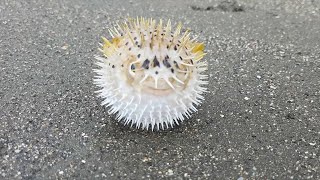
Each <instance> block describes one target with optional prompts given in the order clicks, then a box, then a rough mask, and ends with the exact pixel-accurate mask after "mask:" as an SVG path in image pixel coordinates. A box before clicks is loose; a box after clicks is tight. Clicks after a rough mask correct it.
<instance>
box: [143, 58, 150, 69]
mask: <svg viewBox="0 0 320 180" xmlns="http://www.w3.org/2000/svg"><path fill="white" fill-rule="evenodd" d="M149 64H150V61H149V60H148V59H146V60H144V62H143V64H142V67H143V68H145V69H149Z"/></svg>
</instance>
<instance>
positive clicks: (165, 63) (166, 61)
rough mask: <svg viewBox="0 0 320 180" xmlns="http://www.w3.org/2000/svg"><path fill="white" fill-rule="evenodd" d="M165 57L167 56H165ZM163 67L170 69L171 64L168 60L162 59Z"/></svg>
mask: <svg viewBox="0 0 320 180" xmlns="http://www.w3.org/2000/svg"><path fill="white" fill-rule="evenodd" d="M166 57H167V56H166ZM163 65H164V66H165V67H167V68H170V67H171V64H170V63H169V62H168V59H164V60H163Z"/></svg>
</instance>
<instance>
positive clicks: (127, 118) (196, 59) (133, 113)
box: [94, 18, 208, 130]
mask: <svg viewBox="0 0 320 180" xmlns="http://www.w3.org/2000/svg"><path fill="white" fill-rule="evenodd" d="M181 27H182V26H181V24H179V25H178V26H177V28H176V29H175V30H174V31H173V30H172V29H171V22H170V20H169V21H168V22H167V23H166V25H164V24H163V21H162V20H160V21H159V23H157V22H156V21H155V20H153V19H144V18H137V19H128V20H127V21H126V22H124V23H123V24H120V25H119V24H117V27H115V28H113V29H109V32H110V35H111V37H112V40H111V41H109V40H107V39H106V38H103V44H101V49H99V50H100V51H101V52H102V54H103V55H102V56H96V59H97V60H98V62H97V65H98V66H99V67H100V68H99V69H96V70H95V72H96V73H97V74H98V76H95V79H94V81H95V84H97V85H98V86H99V87H101V88H102V89H101V90H98V91H97V93H98V94H99V96H100V97H102V98H103V99H104V101H103V102H102V105H106V106H107V107H110V110H109V111H108V113H109V114H117V115H116V118H117V120H118V121H124V124H130V123H131V126H133V125H135V126H136V127H137V128H140V127H141V128H142V129H149V128H151V129H152V130H153V129H154V128H156V129H158V130H159V129H166V128H168V127H170V126H171V127H173V126H174V125H175V124H179V122H180V121H181V122H182V121H183V120H184V119H185V118H189V117H190V116H191V113H192V112H196V111H197V109H196V106H198V105H199V104H200V103H201V102H202V101H203V100H204V97H203V93H204V92H206V89H207V88H206V87H204V86H205V85H206V84H208V81H207V78H208V76H207V75H205V74H203V72H204V71H206V69H207V63H206V62H202V61H200V60H201V59H202V58H203V56H204V55H205V53H204V52H203V50H204V45H203V44H202V43H197V42H195V39H190V33H189V31H188V30H187V31H186V32H184V33H183V35H182V34H180V31H181Z"/></svg>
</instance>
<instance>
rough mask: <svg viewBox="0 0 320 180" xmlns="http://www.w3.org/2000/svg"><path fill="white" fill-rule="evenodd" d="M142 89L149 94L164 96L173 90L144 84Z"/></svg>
mask: <svg viewBox="0 0 320 180" xmlns="http://www.w3.org/2000/svg"><path fill="white" fill-rule="evenodd" d="M142 91H144V92H146V93H149V94H153V95H157V96H166V95H169V94H171V93H172V92H173V89H172V88H166V89H158V88H154V87H148V86H145V87H143V88H142Z"/></svg>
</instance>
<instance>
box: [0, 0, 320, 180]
mask: <svg viewBox="0 0 320 180" xmlns="http://www.w3.org/2000/svg"><path fill="white" fill-rule="evenodd" d="M319 8H320V3H319V1H312V0H305V1H298V0H295V1H291V0H287V1H285V0H283V1H280V0H270V1H267V2H264V1H258V0H257V1H254V0H239V1H222V0H212V1H195V0H176V1H169V0H166V1H142V0H138V1H134V0H132V1H124V0H116V1H107V2H104V1H102V0H93V1H90V2H85V1H76V0H72V1H67V2H65V1H40V0H39V1H35V0H32V1H9V0H2V1H1V2H0V101H1V103H0V179H57V178H59V179H159V178H168V179H213V178H215V179H239V180H241V179H290V178H291V179H308V178H310V179H319V178H320V173H319V172H320V159H319V153H320V47H319V45H320V10H319ZM127 16H132V17H136V16H143V17H153V18H160V17H161V18H163V19H169V18H170V19H171V20H172V22H179V21H181V22H182V23H183V24H184V25H185V26H184V27H185V28H190V29H192V30H193V31H192V33H193V34H195V35H199V39H200V40H202V41H204V42H205V44H206V51H207V52H208V55H207V56H206V58H205V60H207V61H208V62H209V70H208V74H209V75H210V79H209V81H210V84H209V90H210V91H209V92H208V93H207V94H206V102H205V103H203V105H202V106H201V107H200V108H199V112H198V113H196V114H194V115H193V116H192V118H191V119H189V120H188V121H186V122H184V123H183V124H182V125H180V126H178V127H176V128H174V129H171V130H167V131H163V132H153V133H152V132H147V131H141V130H136V129H133V128H130V127H123V126H122V124H119V123H116V122H115V120H114V117H112V116H111V117H110V116H109V115H108V114H107V109H105V108H104V107H101V106H100V103H101V99H99V98H96V97H95V94H94V91H95V90H97V88H96V87H95V86H94V85H93V82H92V79H93V76H94V75H95V74H94V73H93V72H92V68H94V67H95V65H94V61H93V56H94V55H95V54H98V51H97V47H98V42H100V41H101V39H100V37H101V36H108V33H107V28H108V27H111V26H112V25H113V23H114V22H115V21H122V20H123V19H124V18H126V17H127Z"/></svg>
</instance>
